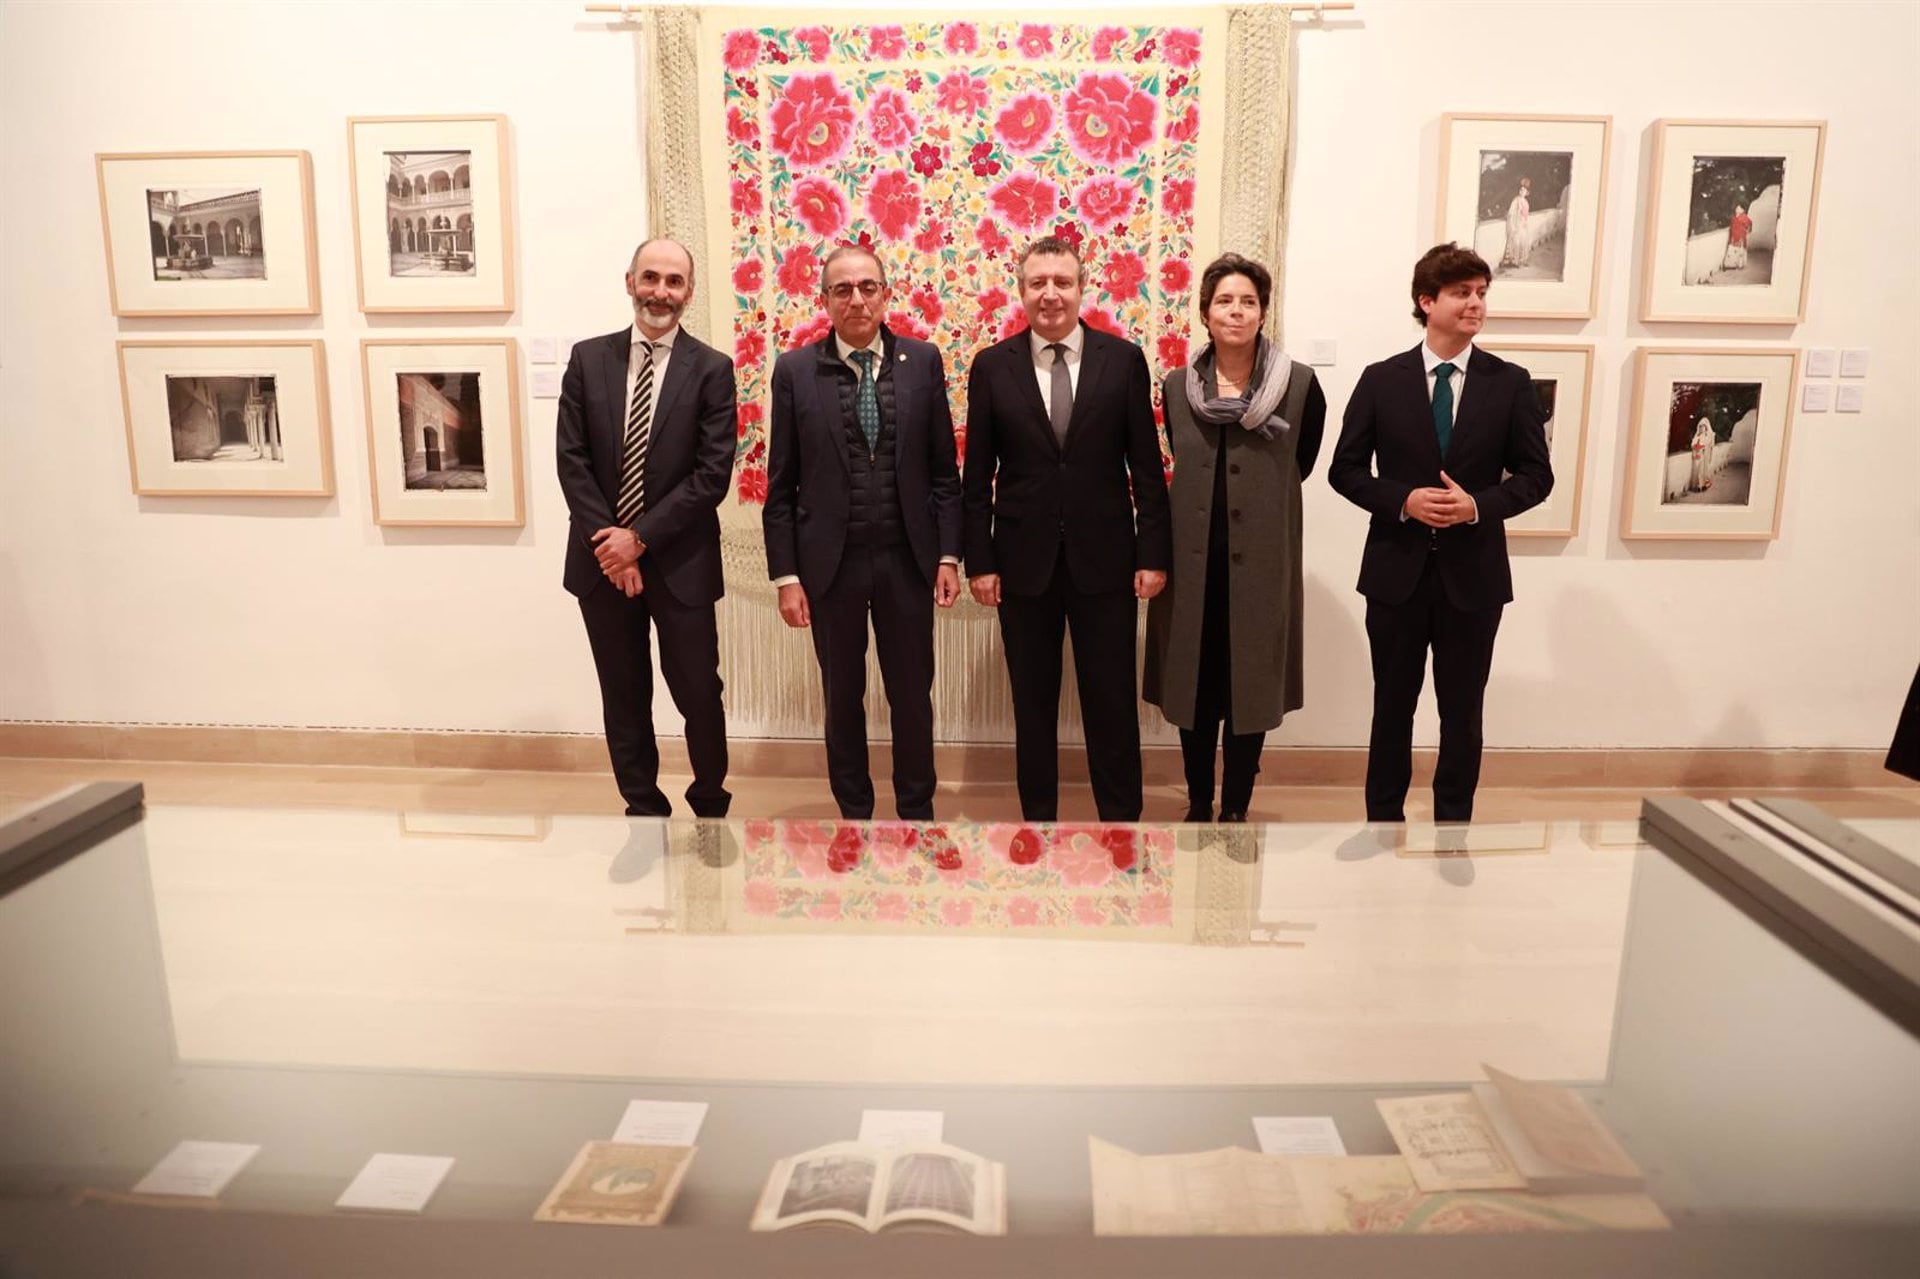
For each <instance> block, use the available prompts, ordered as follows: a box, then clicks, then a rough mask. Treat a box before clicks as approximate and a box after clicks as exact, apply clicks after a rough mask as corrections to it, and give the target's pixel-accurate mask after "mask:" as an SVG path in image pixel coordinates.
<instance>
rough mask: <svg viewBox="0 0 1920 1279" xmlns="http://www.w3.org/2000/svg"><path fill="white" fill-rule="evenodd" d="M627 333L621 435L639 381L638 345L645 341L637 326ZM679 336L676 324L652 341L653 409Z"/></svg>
mask: <svg viewBox="0 0 1920 1279" xmlns="http://www.w3.org/2000/svg"><path fill="white" fill-rule="evenodd" d="M628 333H629V336H628V338H627V404H626V409H625V411H624V412H622V413H621V414H620V430H621V432H622V434H623V435H624V433H625V431H626V429H627V416H628V414H630V413H632V412H633V388H634V387H635V385H637V384H638V383H639V381H640V344H641V343H642V342H645V341H646V340H647V335H646V334H644V333H642V332H641V331H640V326H639V325H638V324H635V325H634V326H633V327H632V328H631V329H630V330H628ZM679 336H680V326H679V325H677V324H676V325H674V326H673V327H672V328H670V329H668V330H667V332H666V336H665V337H658V338H654V339H653V345H654V352H653V386H652V387H651V388H649V389H650V390H651V391H652V393H653V406H654V408H655V409H658V408H659V407H660V387H661V384H662V383H664V382H665V381H666V380H667V361H668V360H670V359H672V358H673V340H674V339H675V338H677V337H679Z"/></svg>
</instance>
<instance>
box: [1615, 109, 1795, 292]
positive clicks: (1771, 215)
mask: <svg viewBox="0 0 1920 1279" xmlns="http://www.w3.org/2000/svg"><path fill="white" fill-rule="evenodd" d="M1826 137H1827V123H1826V121H1824V120H1801V121H1776V122H1766V121H1755V120H1657V121H1655V122H1654V125H1653V177H1652V179H1651V187H1650V189H1649V191H1648V196H1647V218H1646V247H1645V252H1644V254H1643V259H1642V262H1641V270H1642V272H1643V275H1642V278H1641V287H1640V318H1641V319H1642V320H1645V321H1649V322H1655V323H1669V322H1671V323H1682V322H1688V323H1716V324H1798V323H1799V322H1800V321H1802V320H1804V319H1806V315H1807V286H1808V284H1809V282H1810V280H1811V277H1812V264H1813V233H1814V223H1815V219H1816V216H1817V214H1818V212H1819V197H1820V168H1821V164H1822V162H1823V159H1824V156H1825V153H1826ZM1736 208H1737V209H1739V210H1740V212H1739V213H1736V212H1735V210H1736ZM1742 216H1744V217H1746V219H1747V221H1748V223H1749V225H1748V226H1747V227H1746V228H1745V230H1744V231H1743V232H1741V233H1740V234H1739V235H1738V236H1737V238H1740V239H1743V240H1745V241H1746V242H1747V243H1746V244H1744V245H1742V246H1739V249H1738V255H1737V256H1738V262H1737V263H1736V262H1735V261H1734V257H1735V252H1734V251H1735V247H1736V246H1735V245H1734V244H1733V243H1732V241H1733V240H1734V239H1735V238H1736V231H1735V227H1736V219H1737V218H1739V217H1742Z"/></svg>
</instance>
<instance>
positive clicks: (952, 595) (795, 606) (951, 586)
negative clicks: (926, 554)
mask: <svg viewBox="0 0 1920 1279" xmlns="http://www.w3.org/2000/svg"><path fill="white" fill-rule="evenodd" d="M959 598H960V570H959V569H957V568H955V567H954V566H953V565H951V564H942V565H941V566H940V567H939V568H938V569H936V570H934V574H933V602H934V603H935V604H938V605H939V606H940V607H941V608H952V607H953V602H954V601H955V600H957V599H959ZM780 620H781V621H783V622H785V623H786V624H787V625H788V626H791V627H793V628H794V629H796V630H804V629H806V628H807V627H809V626H811V625H813V606H812V605H811V604H809V603H808V602H807V592H806V588H805V587H803V586H801V585H800V583H798V582H789V583H787V584H786V585H785V586H783V587H781V588H780Z"/></svg>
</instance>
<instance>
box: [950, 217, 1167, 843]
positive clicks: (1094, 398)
mask: <svg viewBox="0 0 1920 1279" xmlns="http://www.w3.org/2000/svg"><path fill="white" fill-rule="evenodd" d="M1018 270H1019V273H1020V302H1021V306H1022V307H1023V308H1024V309H1025V311H1026V313H1027V324H1028V328H1027V330H1026V331H1025V332H1023V333H1017V334H1015V335H1014V336H1013V337H1011V338H1008V339H1006V340H1005V341H1003V342H998V343H995V344H994V345H993V346H990V347H988V348H986V349H985V350H984V351H981V352H980V354H979V355H977V356H976V357H974V361H973V370H972V372H971V373H970V374H969V375H968V378H967V465H966V474H965V478H964V479H963V480H962V482H961V489H962V493H963V495H964V504H965V508H966V548H967V557H966V558H967V577H968V579H969V581H968V588H969V589H970V590H971V591H972V592H973V597H974V598H975V599H976V600H978V601H979V602H980V603H982V604H984V605H986V606H988V607H990V608H998V609H999V610H1000V637H1001V642H1002V643H1003V644H1004V645H1005V646H1006V652H1007V679H1008V683H1009V684H1011V685H1012V691H1013V719H1014V767H1015V772H1016V774H1017V780H1018V784H1019V790H1020V814H1021V816H1022V817H1024V818H1025V819H1026V820H1028V821H1052V820H1054V819H1055V817H1057V816H1058V806H1059V761H1058V758H1057V745H1056V737H1057V725H1058V723H1059V719H1060V671H1061V641H1062V639H1063V638H1064V637H1065V634H1066V633H1068V632H1070V633H1071V634H1072V637H1073V664H1074V669H1075V673H1076V675H1077V676H1078V678H1079V686H1080V714H1081V722H1082V724H1083V725H1084V726H1085V729H1086V736H1087V772H1088V775H1089V779H1090V780H1091V781H1092V783H1093V800H1094V807H1095V809H1096V810H1097V811H1098V812H1099V815H1100V818H1101V820H1103V821H1119V822H1133V821H1139V820H1140V807H1141V778H1140V699H1139V695H1138V693H1137V691H1136V684H1135V681H1134V650H1135V633H1136V629H1137V625H1138V619H1139V601H1140V600H1148V599H1152V598H1153V597H1154V596H1155V595H1158V594H1159V593H1160V591H1161V590H1162V589H1164V588H1165V586H1166V584H1167V564H1168V561H1169V560H1171V559H1172V558H1173V531H1172V523H1171V521H1170V520H1169V518H1168V514H1167V484H1166V472H1165V471H1164V470H1163V469H1162V467H1161V461H1160V438H1159V433H1158V431H1157V430H1156V429H1155V428H1154V424H1153V398H1152V397H1153V388H1152V383H1151V380H1150V378H1149V376H1148V373H1147V359H1146V356H1145V355H1144V354H1143V353H1142V352H1141V350H1140V348H1139V347H1137V346H1135V345H1134V344H1133V343H1131V342H1128V341H1126V340H1125V339H1123V338H1117V337H1113V336H1112V335H1110V334H1106V333H1101V332H1099V331H1097V330H1095V329H1091V328H1088V327H1087V325H1086V324H1085V323H1083V322H1082V321H1081V319H1080V299H1081V293H1082V290H1083V289H1084V287H1085V285H1086V268H1085V266H1084V265H1082V263H1081V261H1080V251H1079V249H1078V248H1076V247H1075V246H1074V245H1073V244H1072V243H1071V242H1069V241H1066V240H1061V239H1054V238H1050V237H1049V238H1045V239H1040V240H1036V241H1034V242H1033V243H1032V244H1031V245H1029V246H1027V249H1026V251H1025V252H1023V253H1022V254H1021V255H1020V260H1019V263H1018Z"/></svg>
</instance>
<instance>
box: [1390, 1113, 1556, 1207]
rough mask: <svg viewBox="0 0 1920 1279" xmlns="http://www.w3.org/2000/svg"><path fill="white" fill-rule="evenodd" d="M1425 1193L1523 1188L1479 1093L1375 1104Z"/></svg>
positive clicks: (1522, 1181)
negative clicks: (1474, 1097) (1489, 1119)
mask: <svg viewBox="0 0 1920 1279" xmlns="http://www.w3.org/2000/svg"><path fill="white" fill-rule="evenodd" d="M1374 1104H1375V1105H1376V1106H1378V1107H1379V1108H1380V1117H1381V1118H1382V1119H1385V1120H1386V1121H1387V1131H1388V1132H1390V1133H1392V1134H1393V1141H1394V1144H1395V1145H1397V1146H1399V1147H1400V1153H1401V1154H1402V1155H1404V1156H1406V1160H1407V1167H1408V1168H1409V1169H1410V1170H1411V1171H1412V1173H1413V1180H1414V1182H1415V1183H1416V1184H1417V1185H1419V1187H1420V1189H1422V1190H1523V1189H1525V1188H1526V1184H1527V1180H1526V1178H1525V1177H1522V1176H1521V1175H1520V1170H1519V1169H1518V1168H1515V1167H1514V1166H1513V1161H1512V1160H1511V1159H1509V1158H1507V1152H1506V1149H1505V1147H1503V1146H1502V1145H1501V1144H1500V1139H1499V1138H1498V1137H1496V1136H1494V1133H1493V1128H1492V1125H1490V1124H1489V1123H1488V1122H1487V1117H1486V1114H1485V1112H1483V1111H1482V1110H1481V1109H1480V1103H1479V1102H1477V1101H1475V1100H1474V1099H1473V1094H1471V1093H1463V1092H1453V1093H1438V1094H1435V1095H1433V1096H1430V1097H1391V1098H1386V1097H1383V1098H1381V1099H1380V1100H1379V1101H1376V1102H1375V1103H1374Z"/></svg>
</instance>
